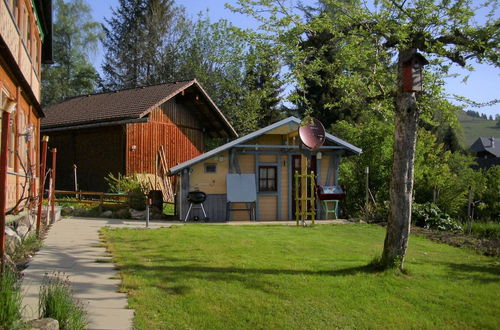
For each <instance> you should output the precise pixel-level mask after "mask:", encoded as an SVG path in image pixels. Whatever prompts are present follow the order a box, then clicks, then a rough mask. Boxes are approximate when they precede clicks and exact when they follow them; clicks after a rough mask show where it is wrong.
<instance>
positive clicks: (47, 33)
mask: <svg viewBox="0 0 500 330" xmlns="http://www.w3.org/2000/svg"><path fill="white" fill-rule="evenodd" d="M51 61H52V1H50V0H5V1H0V122H1V125H0V136H1V135H3V139H2V140H3V143H4V146H3V147H1V146H0V172H2V173H0V213H2V214H3V212H4V210H2V208H4V209H6V210H7V211H9V212H10V211H12V212H17V211H21V209H22V208H23V207H24V205H25V204H26V202H27V201H30V200H31V199H32V198H33V197H34V196H35V195H36V185H37V182H38V177H39V153H40V147H39V141H40V139H39V133H40V130H39V129H40V121H41V118H42V117H43V112H42V108H41V106H40V97H41V95H40V88H41V64H42V62H43V63H51Z"/></svg>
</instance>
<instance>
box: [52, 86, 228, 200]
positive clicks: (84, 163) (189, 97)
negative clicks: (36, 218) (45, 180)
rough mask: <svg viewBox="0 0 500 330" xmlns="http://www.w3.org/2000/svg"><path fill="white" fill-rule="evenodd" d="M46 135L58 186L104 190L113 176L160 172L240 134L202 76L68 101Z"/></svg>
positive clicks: (54, 116)
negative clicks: (161, 156) (162, 165)
mask: <svg viewBox="0 0 500 330" xmlns="http://www.w3.org/2000/svg"><path fill="white" fill-rule="evenodd" d="M45 116H46V118H45V119H44V120H43V122H42V134H43V135H48V136H49V137H50V139H49V141H50V142H49V145H50V146H51V147H55V148H57V171H58V172H57V180H56V182H57V183H56V185H57V186H56V188H57V189H60V190H74V188H75V186H74V171H73V164H75V165H76V166H77V177H78V184H79V189H80V190H86V191H106V190H107V184H106V182H105V180H104V178H105V177H106V176H107V175H108V174H109V173H113V174H114V175H117V174H118V173H120V174H123V175H129V174H133V173H140V174H142V173H148V174H156V172H157V155H158V152H159V150H160V148H163V149H164V151H165V156H166V157H165V158H166V162H167V165H168V166H169V167H170V166H174V165H176V164H178V163H181V162H184V161H186V160H189V159H191V158H193V157H196V156H198V155H200V154H201V153H203V152H204V151H205V145H206V142H207V141H208V140H209V139H212V138H225V139H230V138H233V137H236V136H237V134H236V132H235V130H234V129H233V127H232V126H231V124H230V123H229V122H228V121H227V119H226V118H225V117H224V115H223V114H222V112H221V111H220V110H219V109H218V108H217V106H216V105H215V104H214V102H213V101H212V100H211V99H210V97H209V96H208V95H207V93H206V92H205V91H204V90H203V88H202V87H201V86H200V85H199V83H198V82H197V81H196V80H187V81H179V82H174V83H167V84H161V85H154V86H148V87H140V88H134V89H126V90H119V91H113V92H106V93H100V94H93V95H83V96H78V97H74V98H71V99H68V100H66V101H64V102H62V103H59V104H56V105H53V106H51V107H49V108H47V109H46V110H45Z"/></svg>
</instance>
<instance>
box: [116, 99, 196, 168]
mask: <svg viewBox="0 0 500 330" xmlns="http://www.w3.org/2000/svg"><path fill="white" fill-rule="evenodd" d="M133 146H135V147H136V148H135V150H134V148H133ZM160 146H163V148H164V150H165V156H166V161H167V166H168V167H169V168H170V167H172V166H174V165H177V164H179V163H182V162H184V161H186V160H189V159H191V158H194V157H196V156H198V155H200V154H201V153H202V151H203V148H204V133H203V131H202V126H201V125H200V122H199V120H198V119H197V118H196V117H195V116H193V115H192V114H191V113H190V112H189V111H188V110H187V109H186V108H185V107H184V106H183V105H182V104H179V103H177V102H176V101H175V99H171V100H169V101H167V102H165V103H164V104H163V105H162V106H161V107H158V108H157V109H154V110H153V111H152V112H151V113H150V114H149V118H148V122H147V123H131V124H127V125H126V149H125V153H126V173H127V174H132V173H151V174H155V173H156V157H157V154H158V151H159V150H160Z"/></svg>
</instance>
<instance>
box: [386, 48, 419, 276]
mask: <svg viewBox="0 0 500 330" xmlns="http://www.w3.org/2000/svg"><path fill="white" fill-rule="evenodd" d="M412 52H414V50H409V51H401V52H400V53H399V58H398V92H397V95H396V116H395V124H396V125H395V126H396V128H395V132H394V154H393V161H392V179H391V185H390V212H389V219H388V222H387V233H386V236H385V242H384V251H383V254H382V260H381V264H382V266H384V267H385V268H389V267H399V268H400V269H403V263H404V257H405V254H406V248H407V247H408V237H409V234H410V223H411V209H412V198H413V196H412V194H413V193H412V192H413V172H414V160H415V148H416V140H417V123H418V108H417V103H416V99H415V92H403V61H404V59H406V58H408V55H409V54H411V53H412Z"/></svg>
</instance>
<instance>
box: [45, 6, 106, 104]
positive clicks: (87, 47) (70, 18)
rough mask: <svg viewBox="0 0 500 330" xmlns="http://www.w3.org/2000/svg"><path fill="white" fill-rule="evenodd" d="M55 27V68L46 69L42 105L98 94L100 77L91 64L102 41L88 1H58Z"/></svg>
mask: <svg viewBox="0 0 500 330" xmlns="http://www.w3.org/2000/svg"><path fill="white" fill-rule="evenodd" d="M54 13H55V15H54V16H55V20H54V27H53V48H54V49H53V52H54V64H53V65H47V64H45V65H43V67H42V68H43V73H42V105H43V106H44V107H46V106H49V105H52V104H55V103H58V102H61V101H62V100H64V99H66V98H68V97H72V96H77V95H82V94H91V93H93V92H94V91H95V88H96V87H97V82H98V74H97V71H96V70H95V68H94V67H93V66H92V64H91V63H90V60H89V55H90V54H91V52H93V51H94V50H96V49H97V45H98V42H99V39H100V38H101V25H100V24H99V23H97V22H95V21H93V20H92V12H91V8H90V7H89V5H88V4H87V3H86V2H85V0H67V1H65V0H57V1H55V7H54Z"/></svg>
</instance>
